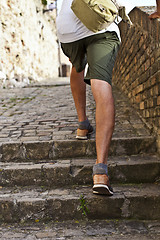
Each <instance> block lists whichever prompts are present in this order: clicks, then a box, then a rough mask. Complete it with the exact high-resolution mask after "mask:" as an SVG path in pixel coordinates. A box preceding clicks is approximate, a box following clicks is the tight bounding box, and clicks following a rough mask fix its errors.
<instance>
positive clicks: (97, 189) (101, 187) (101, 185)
mask: <svg viewBox="0 0 160 240" xmlns="http://www.w3.org/2000/svg"><path fill="white" fill-rule="evenodd" d="M93 183H94V185H93V193H95V194H102V195H107V196H112V195H113V189H112V187H111V185H110V182H109V177H108V176H107V175H106V174H95V175H94V176H93Z"/></svg>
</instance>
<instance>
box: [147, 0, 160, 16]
mask: <svg viewBox="0 0 160 240" xmlns="http://www.w3.org/2000/svg"><path fill="white" fill-rule="evenodd" d="M156 4H157V10H156V12H154V13H152V14H151V15H150V16H149V18H150V19H154V18H160V0H156Z"/></svg>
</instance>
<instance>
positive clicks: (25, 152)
mask: <svg viewBox="0 0 160 240" xmlns="http://www.w3.org/2000/svg"><path fill="white" fill-rule="evenodd" d="M155 152H156V138H155V137H154V136H143V137H142V136H141V137H129V138H125V137H124V138H113V139H112V142H111V146H110V152H109V155H110V156H121V155H123V156H125V155H128V156H129V155H136V154H139V153H155ZM83 157H85V158H86V157H88V158H91V157H93V158H94V157H96V148H95V140H93V139H90V140H87V141H81V140H58V141H44V142H39V141H37V142H17V143H11V142H10V143H1V144H0V161H1V162H9V161H17V162H19V161H25V162H26V161H37V162H38V161H39V160H48V159H62V158H65V159H66V158H83Z"/></svg>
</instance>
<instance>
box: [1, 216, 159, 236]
mask: <svg viewBox="0 0 160 240" xmlns="http://www.w3.org/2000/svg"><path fill="white" fill-rule="evenodd" d="M0 230H1V231H0V239H2V240H9V239H11V240H22V239H26V240H29V239H30V240H37V239H39V240H41V239H45V240H51V239H52V240H67V239H70V240H129V239H131V240H158V239H160V221H155V220H154V221H150V220H149V221H143V220H138V221H136V220H118V221H117V220H98V221H94V220H88V219H83V220H81V221H74V220H69V221H62V222H57V221H56V222H50V223H41V222H36V223H35V224H33V223H27V224H16V223H15V224H4V225H2V226H1V227H0Z"/></svg>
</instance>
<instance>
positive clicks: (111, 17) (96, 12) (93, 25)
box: [71, 0, 132, 32]
mask: <svg viewBox="0 0 160 240" xmlns="http://www.w3.org/2000/svg"><path fill="white" fill-rule="evenodd" d="M71 9H72V11H73V12H74V14H75V15H76V16H77V17H78V18H79V19H80V20H81V22H82V23H83V24H84V25H85V26H86V27H87V28H88V29H89V30H91V31H93V32H98V31H101V30H102V29H105V28H106V27H108V26H109V25H110V24H111V23H113V22H114V21H115V19H116V18H117V17H118V16H120V17H121V18H122V20H123V21H125V22H127V23H128V25H129V26H131V25H132V22H131V20H130V18H129V16H128V15H127V14H126V11H125V7H124V6H120V3H118V1H117V0H73V1H72V4H71Z"/></svg>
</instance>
